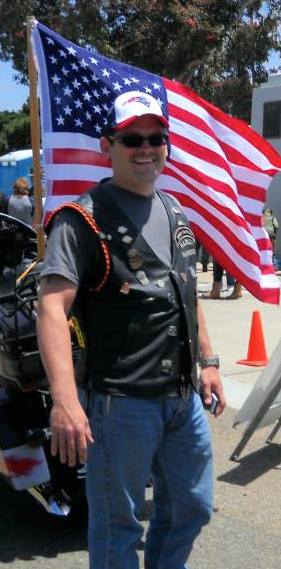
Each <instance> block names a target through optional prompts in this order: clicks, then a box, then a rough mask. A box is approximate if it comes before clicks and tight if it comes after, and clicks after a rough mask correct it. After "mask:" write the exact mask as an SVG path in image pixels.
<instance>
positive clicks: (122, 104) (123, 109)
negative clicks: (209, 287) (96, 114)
mask: <svg viewBox="0 0 281 569" xmlns="http://www.w3.org/2000/svg"><path fill="white" fill-rule="evenodd" d="M144 115H151V116H154V117H156V118H158V119H159V121H160V122H161V123H162V124H163V126H165V127H166V128H167V127H168V126H169V122H168V119H167V118H166V117H165V116H164V114H163V112H162V109H161V106H160V104H159V103H158V101H157V100H156V99H154V97H152V96H151V95H149V94H148V93H142V92H141V91H128V92H126V93H122V95H119V96H118V97H117V98H116V99H115V101H114V103H113V105H112V107H111V109H110V111H109V113H108V116H107V125H106V130H107V131H108V130H121V129H122V128H125V126H128V125H129V124H132V123H133V122H134V121H135V120H137V119H138V118H139V117H142V116H144Z"/></svg>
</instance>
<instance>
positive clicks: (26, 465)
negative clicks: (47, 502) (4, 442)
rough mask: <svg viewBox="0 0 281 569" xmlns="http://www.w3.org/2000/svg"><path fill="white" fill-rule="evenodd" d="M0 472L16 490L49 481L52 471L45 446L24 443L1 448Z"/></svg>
mask: <svg viewBox="0 0 281 569" xmlns="http://www.w3.org/2000/svg"><path fill="white" fill-rule="evenodd" d="M0 474H1V475H3V476H4V477H5V479H6V480H7V482H9V484H11V486H12V487H13V488H14V489H15V490H26V489H28V488H32V486H37V485H38V484H43V483H45V482H49V480H50V472H49V468H48V463H47V460H46V456H45V452H44V449H43V447H42V446H39V447H31V446H29V445H26V444H24V445H20V446H17V447H13V448H9V449H5V450H2V451H1V450H0Z"/></svg>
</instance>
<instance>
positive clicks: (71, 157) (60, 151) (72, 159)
mask: <svg viewBox="0 0 281 569" xmlns="http://www.w3.org/2000/svg"><path fill="white" fill-rule="evenodd" d="M53 163H54V164H88V165H89V166H109V160H108V159H107V158H105V156H103V154H101V152H96V151H95V150H80V149H79V148H55V149H54V150H53Z"/></svg>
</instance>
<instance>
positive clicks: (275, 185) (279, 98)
mask: <svg viewBox="0 0 281 569" xmlns="http://www.w3.org/2000/svg"><path fill="white" fill-rule="evenodd" d="M251 124H252V127H253V128H254V129H255V130H256V131H257V132H259V134H261V135H262V136H263V137H264V138H266V139H267V140H268V142H270V143H271V144H272V146H275V148H276V149H277V150H278V151H279V152H280V154H281V73H279V74H278V75H270V76H269V78H268V81H267V83H262V84H261V85H260V86H259V87H257V88H256V89H254V91H253V99H252V118H251ZM267 203H268V205H269V206H270V207H271V208H272V209H273V211H274V214H275V215H276V217H277V219H278V221H279V225H280V229H279V233H278V240H277V249H278V252H279V254H281V173H280V174H277V176H275V178H274V180H273V181H272V183H271V185H270V187H269V190H268V200H267Z"/></svg>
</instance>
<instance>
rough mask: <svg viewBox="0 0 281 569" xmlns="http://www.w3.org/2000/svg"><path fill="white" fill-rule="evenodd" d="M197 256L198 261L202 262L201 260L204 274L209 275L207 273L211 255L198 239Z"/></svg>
mask: <svg viewBox="0 0 281 569" xmlns="http://www.w3.org/2000/svg"><path fill="white" fill-rule="evenodd" d="M200 250H201V254H200ZM196 256H197V261H199V262H200V260H201V264H202V273H207V271H208V263H209V253H208V251H207V250H206V249H205V248H204V247H203V246H202V245H201V243H200V242H199V241H198V239H197V240H196Z"/></svg>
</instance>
